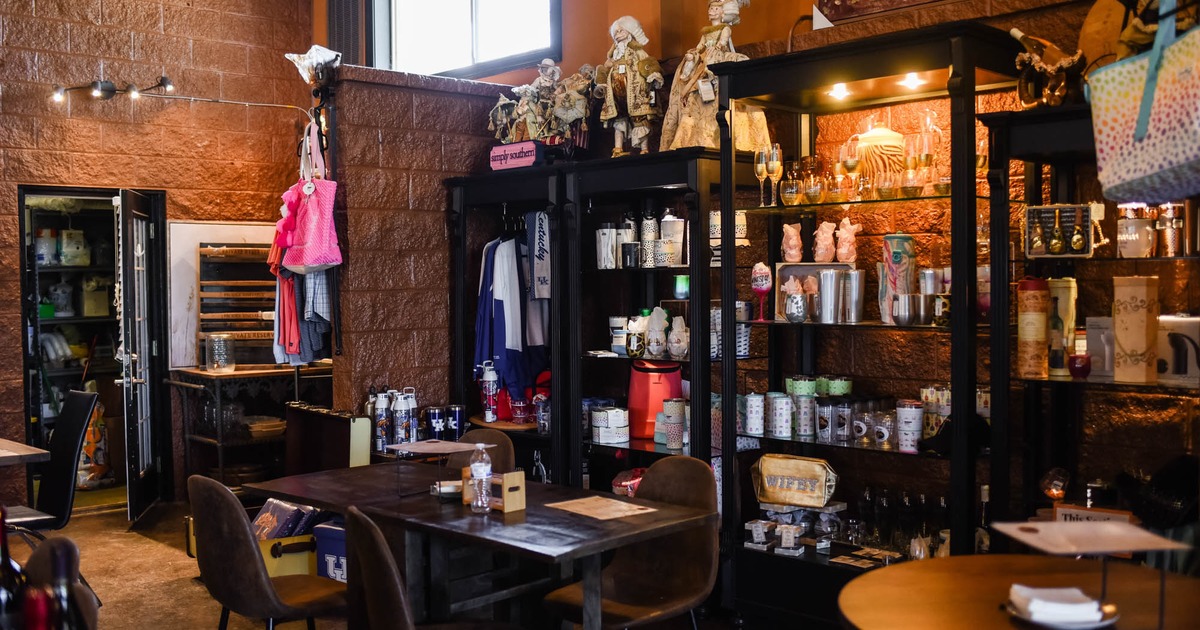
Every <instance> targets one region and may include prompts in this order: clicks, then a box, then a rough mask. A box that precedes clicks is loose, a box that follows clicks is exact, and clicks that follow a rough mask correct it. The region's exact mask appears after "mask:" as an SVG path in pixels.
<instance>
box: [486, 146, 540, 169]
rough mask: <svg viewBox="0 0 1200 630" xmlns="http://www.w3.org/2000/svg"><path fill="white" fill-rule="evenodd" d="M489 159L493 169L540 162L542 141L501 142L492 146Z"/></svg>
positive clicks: (518, 166) (517, 166) (531, 164)
mask: <svg viewBox="0 0 1200 630" xmlns="http://www.w3.org/2000/svg"><path fill="white" fill-rule="evenodd" d="M489 161H490V162H491V165H492V170H493V171H502V170H504V169H509V168H520V167H522V166H533V165H534V164H540V163H541V161H542V143H540V142H537V141H534V140H527V141H525V142H517V143H514V144H502V145H500V146H496V147H492V155H491V158H490V159H489Z"/></svg>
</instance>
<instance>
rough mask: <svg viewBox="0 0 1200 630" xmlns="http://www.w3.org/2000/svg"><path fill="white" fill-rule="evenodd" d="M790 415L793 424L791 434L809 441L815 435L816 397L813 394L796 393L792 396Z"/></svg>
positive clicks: (813, 438)
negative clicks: (793, 421) (793, 420)
mask: <svg viewBox="0 0 1200 630" xmlns="http://www.w3.org/2000/svg"><path fill="white" fill-rule="evenodd" d="M792 408H793V411H792V416H793V417H794V418H795V424H794V425H793V427H792V435H793V436H794V437H795V438H796V439H798V440H805V441H809V442H811V441H812V440H815V439H816V437H817V399H816V398H815V397H813V396H808V395H803V394H796V395H794V396H792Z"/></svg>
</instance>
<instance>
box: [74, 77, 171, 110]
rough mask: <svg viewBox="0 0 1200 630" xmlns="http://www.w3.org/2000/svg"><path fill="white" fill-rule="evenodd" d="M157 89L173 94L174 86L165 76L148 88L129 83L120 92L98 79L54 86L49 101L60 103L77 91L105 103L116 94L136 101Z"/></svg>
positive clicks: (113, 84)
mask: <svg viewBox="0 0 1200 630" xmlns="http://www.w3.org/2000/svg"><path fill="white" fill-rule="evenodd" d="M158 89H161V90H162V91H163V92H165V93H170V92H174V91H175V84H174V83H171V80H170V79H168V78H167V77H166V76H160V77H158V82H157V83H155V84H154V85H151V86H150V87H146V88H139V87H138V86H137V85H136V84H134V83H129V84H126V86H125V89H123V90H122V89H118V88H117V86H116V84H115V83H113V82H112V81H107V80H104V79H100V80H97V81H92V82H91V83H89V84H87V85H76V86H72V87H63V86H61V85H55V86H54V91H53V92H52V93H51V94H50V99H51V100H53V101H54V102H55V103H62V102H63V101H65V100H67V93H68V92H75V91H78V90H88V93H89V94H91V96H92V98H93V99H95V100H98V101H107V100H109V99H111V98H112V97H114V96H116V95H117V94H126V95H128V96H129V98H131V99H138V98H141V96H142V95H143V94H144V93H146V92H150V91H151V90H158Z"/></svg>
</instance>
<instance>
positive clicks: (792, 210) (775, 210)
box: [735, 195, 1024, 215]
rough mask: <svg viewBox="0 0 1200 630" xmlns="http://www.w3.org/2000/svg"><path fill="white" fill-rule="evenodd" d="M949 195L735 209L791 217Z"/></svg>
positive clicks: (983, 200) (980, 199)
mask: <svg viewBox="0 0 1200 630" xmlns="http://www.w3.org/2000/svg"><path fill="white" fill-rule="evenodd" d="M974 199H975V201H977V202H979V203H988V202H989V201H990V198H988V197H985V196H976V197H975V198H974ZM949 200H950V195H922V196H920V197H896V198H895V199H865V200H863V201H823V202H821V203H805V204H799V205H794V206H746V207H740V208H736V209H735V210H736V211H738V212H743V211H744V212H747V213H750V214H786V215H793V214H796V213H803V212H804V211H805V210H820V209H823V208H842V207H850V206H853V207H870V206H878V205H884V204H890V203H893V204H894V203H912V202H916V201H949ZM1009 203H1011V204H1023V203H1024V202H1023V201H1018V200H1015V199H1010V200H1009Z"/></svg>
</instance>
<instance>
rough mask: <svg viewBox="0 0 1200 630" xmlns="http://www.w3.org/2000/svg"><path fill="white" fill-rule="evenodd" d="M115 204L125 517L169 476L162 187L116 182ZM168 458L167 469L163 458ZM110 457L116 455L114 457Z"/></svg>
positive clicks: (153, 496) (145, 504)
mask: <svg viewBox="0 0 1200 630" xmlns="http://www.w3.org/2000/svg"><path fill="white" fill-rule="evenodd" d="M113 203H114V205H116V206H117V213H116V216H117V239H116V240H117V262H118V272H117V297H116V301H117V305H118V308H120V315H121V338H120V341H119V347H118V348H117V359H118V360H119V361H120V362H121V364H122V366H123V367H122V371H121V381H122V385H123V387H124V390H125V453H126V455H125V467H126V479H127V481H128V498H129V519H130V520H136V519H137V518H138V517H140V516H141V515H142V514H143V513H144V512H145V511H146V509H147V508H149V507H150V506H151V505H152V504H153V503H154V502H155V501H157V500H159V499H160V498H162V497H163V495H164V493H165V491H166V488H167V482H168V481H169V478H170V470H169V469H170V462H171V459H170V457H169V454H170V450H169V449H170V446H169V444H170V441H169V440H170V435H171V423H170V414H169V413H166V411H165V408H164V405H163V404H162V398H163V396H162V391H163V390H164V389H165V388H164V387H163V386H162V383H163V378H164V377H165V376H166V372H165V366H166V361H165V355H166V343H165V339H166V337H165V325H164V324H165V314H166V307H165V304H166V294H167V291H166V286H167V278H166V272H167V269H166V234H165V233H164V232H165V230H164V229H163V226H164V224H165V221H164V218H165V217H164V215H165V212H166V207H165V206H166V204H165V199H164V197H163V193H161V192H153V193H151V192H141V191H136V190H122V191H120V195H119V196H117V197H115V198H114V199H113ZM164 459H166V469H164V464H163V460H164ZM114 464H116V462H114Z"/></svg>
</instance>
